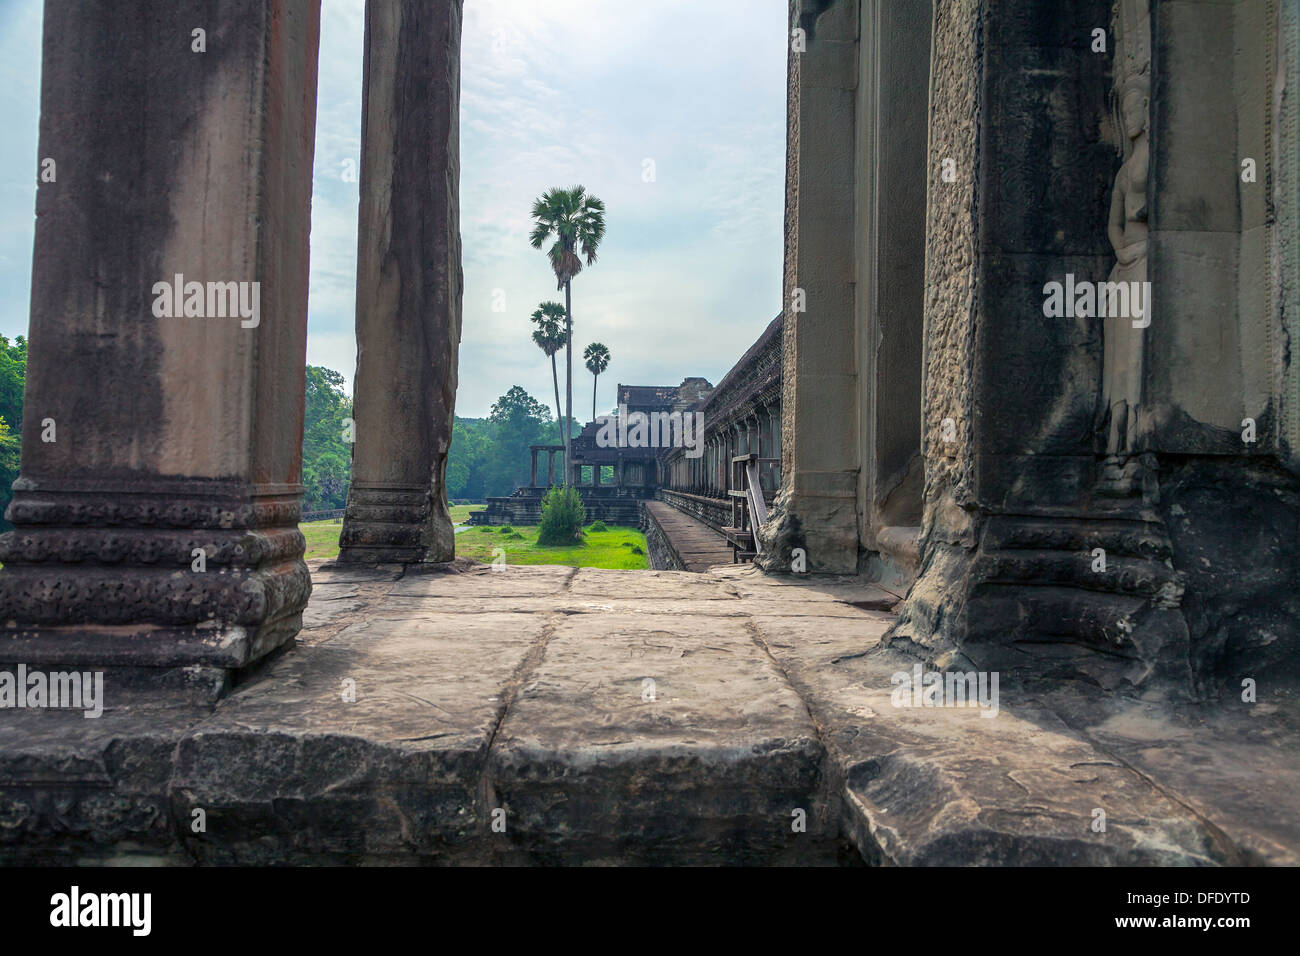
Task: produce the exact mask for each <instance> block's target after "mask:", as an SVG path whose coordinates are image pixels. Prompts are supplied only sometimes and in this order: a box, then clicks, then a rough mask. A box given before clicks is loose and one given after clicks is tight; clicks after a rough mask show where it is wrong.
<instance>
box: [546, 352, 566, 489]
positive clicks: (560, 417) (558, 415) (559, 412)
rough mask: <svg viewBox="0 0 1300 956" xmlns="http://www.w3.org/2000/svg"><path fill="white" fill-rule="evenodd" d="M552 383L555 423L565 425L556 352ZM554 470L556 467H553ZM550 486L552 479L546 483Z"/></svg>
mask: <svg viewBox="0 0 1300 956" xmlns="http://www.w3.org/2000/svg"><path fill="white" fill-rule="evenodd" d="M551 384H552V385H554V386H555V424H557V425H559V426H560V427H561V428H563V427H564V409H563V408H561V407H560V373H559V370H558V366H557V365H556V364H555V353H554V352H552V353H551ZM551 470H552V471H553V470H554V469H551ZM546 485H547V487H548V488H549V487H550V481H549V480H548V481H547V483H546Z"/></svg>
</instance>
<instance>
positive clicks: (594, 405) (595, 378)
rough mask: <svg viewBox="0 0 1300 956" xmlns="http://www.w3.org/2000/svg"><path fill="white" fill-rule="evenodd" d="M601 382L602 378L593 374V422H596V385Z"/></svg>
mask: <svg viewBox="0 0 1300 956" xmlns="http://www.w3.org/2000/svg"><path fill="white" fill-rule="evenodd" d="M599 381H600V376H599V375H597V374H596V373H595V372H592V373H591V420H592V421H593V422H594V421H595V420H596V383H597V382H599Z"/></svg>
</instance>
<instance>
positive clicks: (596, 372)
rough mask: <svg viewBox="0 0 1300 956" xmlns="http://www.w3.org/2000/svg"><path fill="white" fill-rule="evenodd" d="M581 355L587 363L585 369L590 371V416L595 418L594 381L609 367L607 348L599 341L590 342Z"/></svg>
mask: <svg viewBox="0 0 1300 956" xmlns="http://www.w3.org/2000/svg"><path fill="white" fill-rule="evenodd" d="M582 357H583V359H584V360H585V361H586V363H587V371H588V372H590V373H591V417H592V419H593V420H595V418H596V383H597V382H598V381H599V380H600V373H601V372H603V371H605V369H607V368H609V359H610V355H609V349H607V348H605V346H604V345H602V344H601V343H600V342H592V343H591V344H590V345H588V346H587V348H586V351H584V352H583V353H582Z"/></svg>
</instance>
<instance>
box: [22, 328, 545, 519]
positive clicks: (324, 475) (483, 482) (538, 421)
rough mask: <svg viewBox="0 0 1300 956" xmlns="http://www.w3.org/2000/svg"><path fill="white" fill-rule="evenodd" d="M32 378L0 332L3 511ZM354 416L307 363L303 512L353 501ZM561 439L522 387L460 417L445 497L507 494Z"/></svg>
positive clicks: (328, 374) (339, 392)
mask: <svg viewBox="0 0 1300 956" xmlns="http://www.w3.org/2000/svg"><path fill="white" fill-rule="evenodd" d="M26 376H27V341H26V340H25V339H24V338H23V337H22V336H19V337H18V338H17V339H15V340H14V341H13V342H12V343H11V342H10V341H9V340H8V339H7V338H5V337H4V336H3V335H0V514H3V510H2V509H3V508H5V507H8V505H9V500H10V498H11V497H12V492H11V489H10V486H11V485H12V484H13V481H14V479H15V478H17V477H18V458H19V448H20V434H21V429H22V422H23V386H24V382H25V380H26ZM351 417H352V399H351V398H350V397H349V396H348V394H347V392H346V391H344V389H343V376H342V375H340V374H339V373H338V372H335V371H333V370H331V369H327V368H321V367H320V366H317V365H308V366H307V395H306V413H305V415H304V421H303V436H302V482H303V484H304V485H305V486H306V489H307V490H306V493H305V494H304V496H303V510H304V511H328V510H330V509H333V508H342V507H344V506H345V505H346V504H347V498H348V482H349V480H350V477H351V471H352V445H351V443H350V442H349V441H348V440H347V439H348V437H349V435H348V420H349V419H350V418H351ZM559 442H560V427H559V424H558V422H557V421H556V420H555V419H554V417H553V416H552V415H551V413H550V410H549V409H548V408H547V407H546V406H545V405H543V404H541V403H540V402H538V401H537V400H536V399H535V398H533V397H532V396H531V395H529V394H528V393H527V392H526V391H524V390H523V389H522V388H520V387H519V386H518V385H516V386H514V387H513V388H511V389H510V390H509V391H508V392H506V394H504V395H502V396H501V397H500V398H499V399H498V400H497V402H496V404H495V405H493V406H492V412H491V414H490V415H489V416H488V417H487V418H457V419H456V422H455V426H454V428H453V430H452V441H451V452H450V457H449V460H448V462H447V496H448V497H449V498H486V497H489V496H496V495H508V494H510V493H511V492H512V491H514V490H515V489H516V488H518V487H519V486H521V485H526V484H528V477H529V475H528V461H529V455H528V446H529V445H543V444H559ZM545 462H546V460H545V458H543V459H542V460H541V467H542V469H543V474H542V475H541V476H539V477H540V478H541V480H545V473H544V469H545ZM556 465H557V467H558V466H559V462H558V461H557V462H556ZM5 527H9V525H7V524H6V525H5Z"/></svg>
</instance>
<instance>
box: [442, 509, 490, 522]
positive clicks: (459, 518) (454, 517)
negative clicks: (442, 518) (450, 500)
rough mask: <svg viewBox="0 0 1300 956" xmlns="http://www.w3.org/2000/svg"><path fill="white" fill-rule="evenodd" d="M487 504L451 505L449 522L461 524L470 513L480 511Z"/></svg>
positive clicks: (467, 518) (466, 519)
mask: <svg viewBox="0 0 1300 956" xmlns="http://www.w3.org/2000/svg"><path fill="white" fill-rule="evenodd" d="M486 507H487V505H452V506H451V523H452V524H461V523H462V522H465V521H468V520H469V516H470V514H472V513H473V512H475V511H482V510H483V509H484V508H486Z"/></svg>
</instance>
